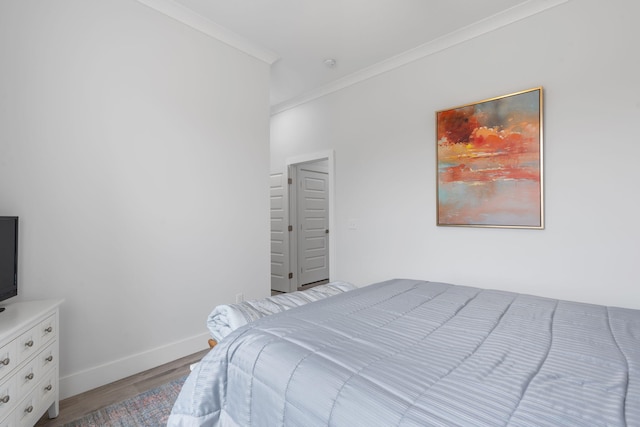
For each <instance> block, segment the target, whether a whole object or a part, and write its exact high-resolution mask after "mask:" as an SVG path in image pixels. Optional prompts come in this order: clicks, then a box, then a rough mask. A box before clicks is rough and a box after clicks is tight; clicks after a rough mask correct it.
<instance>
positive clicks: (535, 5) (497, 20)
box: [271, 0, 570, 115]
mask: <svg viewBox="0 0 640 427" xmlns="http://www.w3.org/2000/svg"><path fill="white" fill-rule="evenodd" d="M568 1H570V0H529V1H527V2H525V3H522V4H520V5H518V6H514V7H511V8H509V9H506V10H504V11H502V12H500V13H498V14H495V15H493V16H490V17H488V18H485V19H483V20H481V21H478V22H476V23H473V24H471V25H468V26H466V27H464V28H461V29H460V30H456V31H454V32H451V33H449V34H446V35H444V36H442V37H439V38H437V39H434V40H432V41H430V42H428V43H425V44H423V45H420V46H418V47H416V48H414V49H410V50H408V51H406V52H403V53H401V54H399V55H396V56H393V57H391V58H389V59H386V60H384V61H381V62H378V63H377V64H374V65H372V66H370V67H367V68H364V69H362V70H359V71H356V72H355V73H351V74H349V75H347V76H345V77H342V78H340V79H337V80H335V81H333V82H331V83H329V84H327V85H324V86H321V87H320V88H318V89H315V90H312V91H310V92H307V93H305V94H303V95H300V96H297V97H294V98H292V99H290V100H288V101H284V102H281V103H279V104H276V105H274V106H272V107H271V115H275V114H278V113H281V112H283V111H286V110H289V109H291V108H294V107H297V106H299V105H302V104H305V103H307V102H310V101H313V100H315V99H317V98H320V97H323V96H325V95H328V94H330V93H333V92H337V91H339V90H341V89H344V88H346V87H349V86H352V85H354V84H356V83H360V82H362V81H365V80H368V79H370V78H372V77H375V76H378V75H380V74H383V73H386V72H388V71H391V70H394V69H396V68H399V67H402V66H403V65H406V64H409V63H411V62H414V61H417V60H419V59H422V58H425V57H427V56H430V55H433V54H435V53H437V52H440V51H443V50H445V49H448V48H450V47H453V46H455V45H458V44H460V43H463V42H465V41H468V40H471V39H474V38H476V37H479V36H481V35H483V34H486V33H489V32H491V31H494V30H497V29H499V28H502V27H505V26H507V25H509V24H512V23H514V22H517V21H520V20H523V19H525V18H528V17H530V16H533V15H535V14H537V13H540V12H543V11H545V10H548V9H551V8H553V7H556V6H559V5H561V4H563V3H566V2H568Z"/></svg>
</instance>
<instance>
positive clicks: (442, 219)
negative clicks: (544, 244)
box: [436, 87, 544, 229]
mask: <svg viewBox="0 0 640 427" xmlns="http://www.w3.org/2000/svg"><path fill="white" fill-rule="evenodd" d="M436 163H437V164H436V173H437V179H436V182H437V209H438V212H437V225H438V226H458V227H493V228H531V229H543V228H544V179H543V175H544V173H543V171H544V168H543V96H542V87H537V88H533V89H528V90H524V91H520V92H516V93H511V94H509V95H504V96H499V97H495V98H490V99H486V100H483V101H479V102H474V103H470V104H465V105H462V106H459V107H454V108H449V109H446V110H441V111H438V112H436Z"/></svg>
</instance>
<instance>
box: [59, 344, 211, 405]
mask: <svg viewBox="0 0 640 427" xmlns="http://www.w3.org/2000/svg"><path fill="white" fill-rule="evenodd" d="M209 338H211V337H210V336H209V334H207V333H204V334H200V335H196V336H194V337H191V338H187V339H185V340H181V341H177V342H174V343H171V344H167V345H163V346H161V347H157V348H153V349H150V350H147V351H144V352H142V353H138V354H133V355H131V356H127V357H123V358H122V359H118V360H114V361H111V362H108V363H104V364H102V365H98V366H94V367H93V368H89V369H85V370H84V371H80V372H76V373H75V374H71V375H67V376H65V377H63V378H60V399H66V398H67V397H70V396H75V395H77V394H80V393H84V392H85V391H87V390H92V389H94V388H96V387H100V386H103V385H105V384H109V383H112V382H114V381H117V380H120V379H122V378H126V377H128V376H131V375H134V374H137V373H139V372H143V371H146V370H147V369H151V368H155V367H157V366H160V365H163V364H165V363H169V362H172V361H174V360H177V359H180V358H181V357H185V356H188V355H190V354H194V353H197V352H199V351H202V350H204V349H206V348H207V339H209Z"/></svg>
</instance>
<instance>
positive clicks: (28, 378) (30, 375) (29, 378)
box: [24, 372, 33, 381]
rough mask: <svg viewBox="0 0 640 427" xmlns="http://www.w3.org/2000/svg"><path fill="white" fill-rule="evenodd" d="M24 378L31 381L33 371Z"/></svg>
mask: <svg viewBox="0 0 640 427" xmlns="http://www.w3.org/2000/svg"><path fill="white" fill-rule="evenodd" d="M24 379H25V380H29V381H31V380H32V379H33V372H31V373H30V374H29V375H27V376H25V377H24Z"/></svg>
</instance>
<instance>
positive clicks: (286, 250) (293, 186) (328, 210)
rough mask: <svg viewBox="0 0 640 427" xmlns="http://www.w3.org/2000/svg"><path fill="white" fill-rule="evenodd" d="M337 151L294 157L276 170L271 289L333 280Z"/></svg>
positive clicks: (292, 288)
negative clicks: (333, 230) (335, 161)
mask: <svg viewBox="0 0 640 427" xmlns="http://www.w3.org/2000/svg"><path fill="white" fill-rule="evenodd" d="M333 161H334V159H333V151H330V152H325V153H319V154H314V155H307V156H299V157H296V158H293V159H289V160H288V161H287V164H286V168H285V171H284V173H275V174H272V175H271V289H272V290H274V291H279V292H294V291H296V290H298V289H299V288H300V287H302V286H305V285H309V284H315V283H318V282H320V283H322V281H325V282H326V281H329V280H331V268H332V266H333V265H334V263H333V262H332V261H333V259H334V255H335V254H334V242H333V240H334V239H332V238H331V228H332V224H333V194H334V184H333V172H334V165H333Z"/></svg>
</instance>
